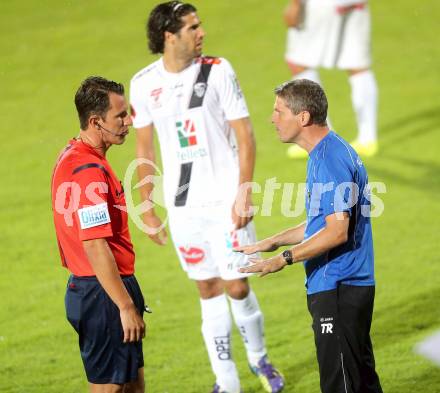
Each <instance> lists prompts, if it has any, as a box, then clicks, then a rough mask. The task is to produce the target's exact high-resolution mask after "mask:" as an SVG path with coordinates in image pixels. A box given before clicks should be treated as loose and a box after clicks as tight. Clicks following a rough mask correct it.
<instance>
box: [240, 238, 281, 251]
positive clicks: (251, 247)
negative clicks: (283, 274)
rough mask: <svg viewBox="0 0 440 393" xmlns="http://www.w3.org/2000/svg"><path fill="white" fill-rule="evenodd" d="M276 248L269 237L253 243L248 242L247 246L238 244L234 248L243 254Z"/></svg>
mask: <svg viewBox="0 0 440 393" xmlns="http://www.w3.org/2000/svg"><path fill="white" fill-rule="evenodd" d="M277 249H278V246H277V245H276V244H275V243H274V242H273V241H272V240H271V239H270V238H267V239H264V240H260V241H259V242H256V243H254V244H248V245H247V246H240V247H236V248H234V251H236V252H242V253H243V254H246V255H250V254H255V253H256V252H264V251H275V250H277Z"/></svg>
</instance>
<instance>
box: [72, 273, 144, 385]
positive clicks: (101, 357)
mask: <svg viewBox="0 0 440 393" xmlns="http://www.w3.org/2000/svg"><path fill="white" fill-rule="evenodd" d="M121 278H122V281H123V282H124V285H125V287H126V288H127V291H128V293H129V294H130V296H131V298H132V299H133V302H134V304H135V306H136V308H137V309H138V310H139V313H140V315H142V316H143V312H144V307H145V303H144V298H143V296H142V292H141V290H140V288H139V284H138V283H137V281H136V278H135V277H134V276H125V277H121ZM65 304H66V314H67V319H68V320H69V322H70V323H71V325H72V326H73V327H74V329H75V330H76V332H77V333H78V335H79V348H80V351H81V357H82V360H83V363H84V368H85V370H86V374H87V379H88V381H89V382H90V383H95V384H108V383H113V384H124V383H128V382H132V381H136V380H137V378H138V369H139V368H141V367H143V366H144V357H143V353H142V340H140V341H138V342H135V343H125V344H124V343H123V338H124V333H123V330H122V324H121V318H120V316H119V309H118V307H117V306H116V304H115V303H113V301H112V300H111V299H110V297H109V296H108V295H107V293H106V292H105V291H104V289H103V288H102V286H101V284H100V283H99V282H98V280H97V278H96V277H77V276H73V275H72V276H70V278H69V281H68V283H67V289H66V297H65Z"/></svg>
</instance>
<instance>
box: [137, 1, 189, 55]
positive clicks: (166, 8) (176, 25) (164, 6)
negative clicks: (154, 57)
mask: <svg viewBox="0 0 440 393" xmlns="http://www.w3.org/2000/svg"><path fill="white" fill-rule="evenodd" d="M196 11H197V9H196V7H194V6H193V5H192V4H189V3H181V2H180V1H169V2H167V3H161V4H159V5H158V6H156V7H155V8H154V9H153V11H151V13H150V16H149V18H148V21H147V26H146V28H147V37H148V47H149V48H150V51H151V53H153V54H156V53H163V50H164V46H165V32H166V31H169V32H170V33H173V34H176V33H177V32H178V31H179V30H180V29H181V28H182V27H183V25H184V23H183V22H182V17H184V16H186V15H188V14H190V13H191V12H196Z"/></svg>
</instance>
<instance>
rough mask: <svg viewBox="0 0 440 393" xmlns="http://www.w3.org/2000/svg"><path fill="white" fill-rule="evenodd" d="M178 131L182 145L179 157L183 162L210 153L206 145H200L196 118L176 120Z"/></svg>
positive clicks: (178, 153) (180, 144)
mask: <svg viewBox="0 0 440 393" xmlns="http://www.w3.org/2000/svg"><path fill="white" fill-rule="evenodd" d="M176 131H177V137H178V138H179V146H180V150H179V151H178V152H177V158H178V159H179V160H180V161H181V162H184V161H192V160H195V159H197V158H201V157H206V156H207V155H208V152H207V151H206V149H205V148H204V147H200V146H198V142H199V141H198V140H197V127H196V123H195V121H194V120H192V119H186V120H182V121H176Z"/></svg>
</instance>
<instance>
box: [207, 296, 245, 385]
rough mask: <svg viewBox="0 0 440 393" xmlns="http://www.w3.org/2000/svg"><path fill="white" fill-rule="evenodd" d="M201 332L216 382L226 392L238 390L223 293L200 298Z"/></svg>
mask: <svg viewBox="0 0 440 393" xmlns="http://www.w3.org/2000/svg"><path fill="white" fill-rule="evenodd" d="M200 305H201V308H202V334H203V338H204V340H205V345H206V349H207V350H208V355H209V360H210V361H211V367H212V371H213V372H214V374H215V376H216V383H217V384H218V385H219V386H220V387H221V390H225V391H227V392H228V393H239V392H240V381H239V379H238V373H237V368H236V367H235V363H234V361H233V360H232V350H231V338H232V337H231V325H232V322H231V315H230V314H229V307H228V301H227V299H226V296H225V295H224V294H222V295H220V296H216V297H214V298H211V299H200Z"/></svg>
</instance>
